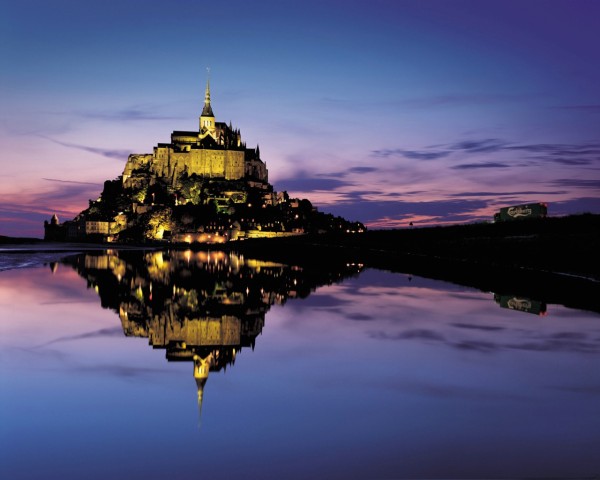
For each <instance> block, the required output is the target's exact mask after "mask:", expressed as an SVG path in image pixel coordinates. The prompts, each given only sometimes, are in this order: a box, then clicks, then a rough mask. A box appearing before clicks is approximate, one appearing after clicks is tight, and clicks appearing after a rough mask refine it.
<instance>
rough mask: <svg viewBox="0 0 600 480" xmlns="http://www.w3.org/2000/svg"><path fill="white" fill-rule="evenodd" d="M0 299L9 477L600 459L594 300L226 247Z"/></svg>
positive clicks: (597, 468) (447, 471)
mask: <svg viewBox="0 0 600 480" xmlns="http://www.w3.org/2000/svg"><path fill="white" fill-rule="evenodd" d="M0 303H1V304H0V420H1V423H0V477H2V478H7V479H8V478H10V479H17V478H41V479H50V478H61V479H82V478H86V479H95V478H98V479H99V478H130V479H135V478H140V479H142V478H143V479H153V478H157V479H158V478H172V477H174V476H180V477H184V478H213V479H215V478H224V479H230V478H236V477H237V478H259V479H262V478H277V479H294V478H302V479H304V478H344V479H346V478H407V477H411V478H465V477H467V478H468V477H472V478H473V477H479V478H481V477H487V478H490V477H491V478H506V477H569V478H577V477H593V476H598V475H600V455H599V454H598V452H600V368H599V366H600V355H599V354H600V315H598V314H596V313H590V312H584V311H578V310H571V309H567V308H565V307H562V306H560V305H548V306H545V305H543V304H541V303H540V302H536V301H535V299H533V300H532V299H527V298H524V297H519V298H515V297H512V296H510V295H508V296H507V295H504V296H499V295H496V297H495V296H494V293H491V292H490V293H484V292H480V291H477V290H473V289H469V288H465V287H460V286H456V285H452V284H449V283H445V282H440V281H433V280H428V279H424V278H419V277H412V276H409V275H401V274H392V273H387V272H382V271H377V270H369V269H364V268H363V266H361V265H341V266H339V268H336V269H333V270H331V271H311V270H310V269H301V268H298V267H292V266H285V265H280V264H277V263H269V262H258V261H254V260H251V259H245V258H243V257H241V256H236V255H228V254H224V253H219V252H211V253H207V252H199V253H192V252H179V253H171V254H168V253H148V254H142V253H136V252H120V253H118V252H108V253H104V254H88V255H79V256H76V257H72V258H70V259H68V260H66V261H64V262H62V263H52V264H49V265H46V266H44V267H37V268H20V269H14V270H9V271H4V272H1V273H0ZM519 309H520V310H523V311H519Z"/></svg>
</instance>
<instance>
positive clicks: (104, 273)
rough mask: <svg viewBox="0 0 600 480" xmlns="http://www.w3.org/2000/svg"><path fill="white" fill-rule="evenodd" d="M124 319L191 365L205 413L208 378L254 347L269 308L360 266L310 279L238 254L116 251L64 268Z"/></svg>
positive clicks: (135, 332) (133, 331)
mask: <svg viewBox="0 0 600 480" xmlns="http://www.w3.org/2000/svg"><path fill="white" fill-rule="evenodd" d="M66 262H67V263H70V264H71V265H72V266H73V268H75V269H76V270H77V271H78V272H79V274H80V275H81V276H82V277H84V278H86V279H87V281H88V286H89V287H91V288H94V289H95V290H96V292H97V293H98V294H99V295H100V298H101V302H102V306H103V307H104V308H110V309H112V310H114V311H115V312H118V313H119V317H120V318H121V324H122V326H123V331H124V333H125V335H127V336H134V337H147V338H148V340H149V343H150V345H152V347H153V348H162V349H166V356H167V359H168V360H169V361H172V360H173V361H193V362H194V378H195V379H196V383H197V386H198V403H199V406H200V407H201V406H202V395H203V388H204V384H205V383H206V380H207V378H208V375H209V372H213V371H219V370H222V369H223V370H224V369H226V368H227V366H228V365H231V364H233V363H235V358H236V355H237V354H238V353H239V352H240V351H241V350H242V349H243V348H244V347H252V349H254V344H255V341H256V337H257V336H258V335H259V334H260V333H261V331H262V328H263V326H264V323H265V313H266V312H267V311H268V310H269V308H270V307H271V305H273V304H275V303H277V304H283V303H284V302H285V301H286V300H287V299H288V298H294V297H306V296H308V295H309V294H310V292H311V291H313V290H314V289H315V288H316V287H318V286H321V285H325V284H331V283H334V282H336V281H339V280H341V279H343V278H344V277H347V276H349V275H352V274H355V273H358V272H359V271H360V269H361V267H360V266H357V265H348V266H347V265H344V266H343V267H341V268H339V269H338V270H335V271H333V270H329V271H327V270H325V269H323V270H320V271H314V270H313V271H311V270H307V269H303V268H300V267H290V266H287V265H283V264H280V263H273V262H266V261H259V260H249V259H245V258H244V257H243V256H241V255H237V254H235V253H224V252H204V251H203V252H192V251H190V250H188V251H170V252H165V251H158V252H139V251H117V250H113V251H111V250H109V251H106V252H104V253H101V254H85V255H79V256H76V257H72V258H71V259H68V260H66Z"/></svg>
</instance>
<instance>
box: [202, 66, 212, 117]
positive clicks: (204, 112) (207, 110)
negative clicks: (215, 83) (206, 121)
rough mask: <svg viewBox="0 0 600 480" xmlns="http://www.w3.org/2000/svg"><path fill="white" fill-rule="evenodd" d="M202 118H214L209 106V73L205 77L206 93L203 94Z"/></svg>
mask: <svg viewBox="0 0 600 480" xmlns="http://www.w3.org/2000/svg"><path fill="white" fill-rule="evenodd" d="M202 116H203V117H214V116H215V114H214V113H213V111H212V107H211V106H210V73H209V75H208V76H207V77H206V92H205V93H204V108H203V109H202Z"/></svg>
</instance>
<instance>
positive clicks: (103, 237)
mask: <svg viewBox="0 0 600 480" xmlns="http://www.w3.org/2000/svg"><path fill="white" fill-rule="evenodd" d="M44 230H45V235H44V238H45V239H46V240H53V241H94V242H98V241H102V242H131V241H134V242H146V241H169V242H174V243H194V242H200V243H224V242H229V241H232V240H243V239H246V238H257V237H282V236H290V235H302V234H305V233H324V232H332V231H342V232H359V231H363V230H364V226H363V225H362V224H360V223H358V222H354V223H351V222H348V221H347V220H345V219H343V218H341V217H334V216H333V215H327V214H323V213H321V212H318V211H317V209H316V208H314V207H313V206H312V204H311V203H310V201H309V200H307V199H298V198H290V197H289V195H288V194H287V192H279V193H278V192H276V191H275V190H274V189H273V186H272V185H271V184H270V183H269V176H268V171H267V166H266V164H265V162H263V161H262V160H261V158H260V150H259V148H258V145H257V146H256V148H247V147H246V143H245V142H244V141H242V136H241V133H240V131H239V129H234V128H233V127H232V126H231V124H229V125H227V124H225V123H223V122H217V121H215V114H214V113H213V109H212V105H211V94H210V83H209V80H207V82H206V90H205V95H204V107H203V108H202V113H201V114H200V118H199V123H198V130H197V131H177V130H176V131H174V132H173V133H172V134H171V142H170V143H159V144H158V145H157V146H156V147H154V151H153V153H146V154H132V155H129V158H128V159H127V162H126V164H125V167H124V169H123V174H122V175H121V176H120V177H118V178H116V179H115V180H107V181H106V182H104V189H103V191H102V193H101V194H100V197H99V198H98V199H97V200H90V203H89V207H88V208H87V209H86V210H83V211H82V212H81V213H80V214H79V215H77V216H76V217H75V218H74V219H73V220H70V221H66V222H64V223H60V221H59V219H58V217H57V216H56V215H54V216H53V217H52V218H51V220H50V221H49V222H48V221H46V222H44Z"/></svg>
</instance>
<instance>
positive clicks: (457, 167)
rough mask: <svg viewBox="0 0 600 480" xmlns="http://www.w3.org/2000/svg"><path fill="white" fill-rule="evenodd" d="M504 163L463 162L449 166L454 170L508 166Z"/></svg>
mask: <svg viewBox="0 0 600 480" xmlns="http://www.w3.org/2000/svg"><path fill="white" fill-rule="evenodd" d="M509 167H510V165H507V164H506V163H498V162H487V163H463V164H462V165H454V166H453V167H450V168H452V169H454V170H473V169H479V168H509Z"/></svg>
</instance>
